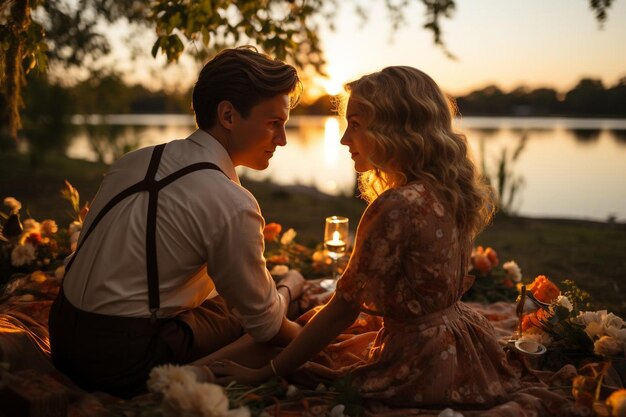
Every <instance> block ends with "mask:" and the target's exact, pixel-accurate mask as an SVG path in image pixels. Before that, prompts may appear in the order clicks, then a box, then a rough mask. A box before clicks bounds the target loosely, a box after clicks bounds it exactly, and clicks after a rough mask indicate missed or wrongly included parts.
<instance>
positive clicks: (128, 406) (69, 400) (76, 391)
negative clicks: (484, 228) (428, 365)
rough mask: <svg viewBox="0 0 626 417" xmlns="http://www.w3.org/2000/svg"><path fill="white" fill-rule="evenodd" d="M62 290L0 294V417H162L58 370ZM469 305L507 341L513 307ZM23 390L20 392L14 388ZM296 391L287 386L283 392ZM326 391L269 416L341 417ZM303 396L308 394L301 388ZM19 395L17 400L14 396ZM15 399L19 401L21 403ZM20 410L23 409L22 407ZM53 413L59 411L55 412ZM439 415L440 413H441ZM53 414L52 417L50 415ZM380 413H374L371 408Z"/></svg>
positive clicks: (29, 281) (308, 301) (16, 289)
mask: <svg viewBox="0 0 626 417" xmlns="http://www.w3.org/2000/svg"><path fill="white" fill-rule="evenodd" d="M59 288H60V281H59V280H58V279H55V278H54V277H52V276H49V275H44V274H41V273H40V274H33V275H27V276H24V277H22V278H20V279H18V280H16V281H13V282H12V283H11V284H10V285H9V286H8V287H7V288H6V289H5V291H4V294H3V295H2V296H0V364H1V365H2V366H0V373H1V377H2V379H1V380H0V416H2V415H3V413H4V415H5V416H7V417H8V416H13V415H19V414H20V413H22V412H24V409H28V407H31V408H30V411H28V410H27V411H28V412H30V414H27V413H26V412H24V414H25V415H36V414H33V411H32V410H33V409H32V407H33V404H39V405H38V407H40V409H42V410H47V411H46V412H45V413H43V414H39V415H68V416H76V417H78V416H89V417H94V416H100V415H103V416H106V415H118V416H119V415H122V416H135V415H153V414H150V412H151V411H152V412H154V414H161V415H162V413H160V412H159V407H160V405H161V398H160V396H159V395H158V394H155V393H148V394H145V395H141V396H138V397H135V398H132V399H130V400H122V399H120V398H116V397H113V396H111V395H109V394H106V393H102V392H95V393H90V392H86V391H84V390H81V389H80V388H78V387H77V386H76V385H74V384H73V383H72V381H71V380H69V378H67V377H66V376H65V375H63V374H62V373H61V372H59V371H58V370H56V369H55V367H54V366H53V365H52V363H51V360H50V347H49V341H48V328H47V322H48V312H49V309H50V306H51V304H52V302H53V300H54V299H55V297H56V295H57V293H58V291H59ZM330 295H331V294H330V293H328V292H326V291H325V290H324V289H322V288H321V287H320V286H319V285H318V281H309V282H307V285H306V287H305V291H304V295H303V297H302V299H301V300H300V301H299V303H298V305H297V307H296V310H298V311H292V312H291V315H294V314H298V313H302V312H305V311H307V310H309V309H311V308H313V307H315V306H317V305H320V304H322V303H324V302H325V301H326V300H327V299H328V298H329V296H330ZM470 306H471V307H472V308H474V309H476V310H477V311H478V312H479V313H481V314H483V315H484V316H485V317H487V318H488V319H489V321H490V322H491V323H492V324H493V326H494V328H495V329H496V332H497V334H498V336H499V337H502V338H503V339H505V338H507V337H508V336H510V335H511V333H512V332H513V329H514V327H515V324H516V322H517V318H516V316H515V305H514V304H513V303H507V302H497V303H494V304H488V305H481V304H477V303H470ZM17 386H19V387H20V388H19V389H16V388H15V387H17ZM290 389H291V390H293V387H289V386H288V385H286V389H285V391H288V390H290ZM324 389H325V388H322V389H320V390H319V395H316V394H315V393H313V394H310V391H308V392H309V394H308V395H305V396H302V395H301V396H300V399H299V400H297V401H293V395H292V396H291V399H290V398H289V395H288V393H286V395H285V396H280V395H273V399H272V401H273V403H274V404H273V405H270V406H268V407H267V408H266V409H265V410H264V411H265V412H266V413H267V414H268V415H293V416H296V415H298V416H315V415H329V414H331V412H333V413H335V415H341V414H340V413H339V412H341V411H342V409H341V410H339V411H338V410H337V409H336V408H334V406H335V405H336V402H333V401H335V400H336V398H335V399H333V397H332V396H328V395H326V393H325V391H324ZM303 392H306V391H304V390H303ZM16 396H17V397H16ZM15 398H19V401H17V400H16V399H15ZM20 407H22V409H19V408H20ZM51 410H55V411H54V412H52V411H51ZM439 411H440V410H439ZM439 411H437V412H434V414H433V413H429V412H428V411H427V410H426V411H424V410H389V409H386V410H381V413H382V414H385V415H435V416H436V415H438V414H439ZM51 413H52V414H51ZM369 414H376V410H372V409H370V410H369Z"/></svg>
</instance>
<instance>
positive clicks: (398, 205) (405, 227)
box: [336, 190, 411, 314]
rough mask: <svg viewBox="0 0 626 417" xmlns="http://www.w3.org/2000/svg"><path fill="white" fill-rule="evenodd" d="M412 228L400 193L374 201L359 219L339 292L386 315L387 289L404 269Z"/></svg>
mask: <svg viewBox="0 0 626 417" xmlns="http://www.w3.org/2000/svg"><path fill="white" fill-rule="evenodd" d="M410 227H411V226H410V216H409V213H408V204H407V202H406V200H405V199H404V198H403V197H402V195H400V194H399V193H396V192H394V191H393V190H391V191H387V192H386V193H383V194H382V195H381V196H380V197H378V198H377V199H376V200H375V201H374V202H373V203H372V204H370V206H369V207H368V208H367V210H366V211H365V213H363V217H361V220H360V222H359V226H358V229H357V233H356V239H355V244H354V250H353V252H352V256H351V257H350V261H349V262H348V266H347V267H346V270H345V271H344V273H343V275H342V276H341V278H340V279H339V281H338V282H337V291H336V292H337V294H338V295H340V296H341V297H343V298H344V299H345V300H346V301H348V302H349V303H351V304H354V305H356V306H359V307H360V308H361V309H363V310H365V311H368V312H370V313H375V314H383V313H384V311H383V310H384V309H383V300H384V297H385V293H386V291H385V288H386V286H387V285H388V284H389V283H391V284H393V283H394V282H395V281H396V280H397V278H398V276H399V274H400V272H401V269H402V266H401V265H402V257H403V253H404V251H405V247H406V246H407V237H406V236H408V233H409V231H410Z"/></svg>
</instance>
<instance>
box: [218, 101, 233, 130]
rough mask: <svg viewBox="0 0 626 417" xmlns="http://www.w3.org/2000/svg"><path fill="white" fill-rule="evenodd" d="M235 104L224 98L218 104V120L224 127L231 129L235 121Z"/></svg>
mask: <svg viewBox="0 0 626 417" xmlns="http://www.w3.org/2000/svg"><path fill="white" fill-rule="evenodd" d="M235 111H236V110H235V106H233V104H232V103H231V102H230V101H227V100H222V101H220V102H219V104H218V105H217V122H218V123H219V124H220V126H222V127H223V128H224V129H227V130H230V129H232V127H233V124H234V121H235Z"/></svg>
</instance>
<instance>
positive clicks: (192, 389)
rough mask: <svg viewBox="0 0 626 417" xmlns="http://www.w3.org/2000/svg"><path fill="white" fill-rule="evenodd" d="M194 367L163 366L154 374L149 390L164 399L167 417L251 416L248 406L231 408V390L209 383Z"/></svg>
mask: <svg viewBox="0 0 626 417" xmlns="http://www.w3.org/2000/svg"><path fill="white" fill-rule="evenodd" d="M200 371H201V369H200V368H198V367H194V366H176V365H163V366H158V367H156V368H154V369H152V371H151V372H150V378H149V379H148V383H147V385H148V389H149V390H150V391H152V392H154V393H158V394H160V395H161V396H162V406H163V413H164V415H166V416H198V417H200V416H201V417H249V416H250V410H249V409H248V407H245V406H240V407H236V408H233V409H229V408H230V407H229V398H228V396H227V391H226V390H225V389H224V388H222V387H221V386H219V385H216V384H212V383H209V382H205V381H206V380H207V378H206V376H205V375H202V374H201V372H200Z"/></svg>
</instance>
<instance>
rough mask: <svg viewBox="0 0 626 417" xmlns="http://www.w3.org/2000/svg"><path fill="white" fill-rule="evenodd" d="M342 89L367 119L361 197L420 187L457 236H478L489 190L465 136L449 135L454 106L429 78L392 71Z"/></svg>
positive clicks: (489, 203)
mask: <svg viewBox="0 0 626 417" xmlns="http://www.w3.org/2000/svg"><path fill="white" fill-rule="evenodd" d="M345 89H346V91H347V92H348V93H349V94H350V99H351V100H353V101H355V102H356V103H358V104H359V105H360V106H362V109H363V110H364V111H365V112H366V114H367V116H368V117H369V119H370V121H369V123H368V125H367V127H366V129H367V135H368V137H369V138H370V139H371V140H372V144H373V152H372V154H371V156H370V161H371V163H372V165H373V166H374V169H372V170H370V171H367V172H365V173H363V174H361V175H360V178H359V189H360V191H361V195H362V197H363V198H364V199H365V200H367V201H368V202H372V201H373V200H374V199H376V198H377V197H378V196H379V195H380V194H381V193H382V192H384V191H385V190H387V189H390V188H395V187H399V186H402V185H404V184H406V183H407V182H409V181H415V180H419V181H426V182H428V183H429V184H432V185H433V186H434V187H435V188H436V189H437V190H438V191H439V193H440V195H441V197H443V199H444V200H445V201H446V202H447V203H448V205H449V207H450V208H451V210H452V211H453V214H454V216H455V217H456V223H457V227H458V228H459V230H460V231H461V232H464V233H469V235H470V237H471V238H473V237H474V236H475V235H476V234H478V233H479V232H480V231H481V230H482V229H483V228H484V227H485V226H486V224H487V223H488V222H489V221H490V220H491V217H492V215H493V210H494V200H493V198H494V197H493V190H492V188H491V187H490V186H488V185H487V184H486V183H485V181H484V180H483V178H482V176H480V175H479V174H478V173H477V171H476V168H475V166H474V163H473V162H472V159H471V155H470V149H469V147H468V144H467V139H466V137H465V135H463V134H460V133H456V132H454V131H453V129H452V119H453V117H454V115H455V113H456V106H455V104H454V102H453V101H452V100H449V99H447V98H446V96H445V95H444V94H443V92H442V91H441V89H440V88H439V86H438V85H437V84H436V83H435V82H434V81H433V80H432V78H430V77H429V76H428V75H426V74H425V73H423V72H422V71H420V70H417V69H415V68H412V67H406V66H394V67H387V68H385V69H383V70H382V71H380V72H376V73H373V74H369V75H365V76H363V77H362V78H360V79H358V80H356V81H353V82H350V83H348V84H346V86H345ZM344 108H345V107H344Z"/></svg>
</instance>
